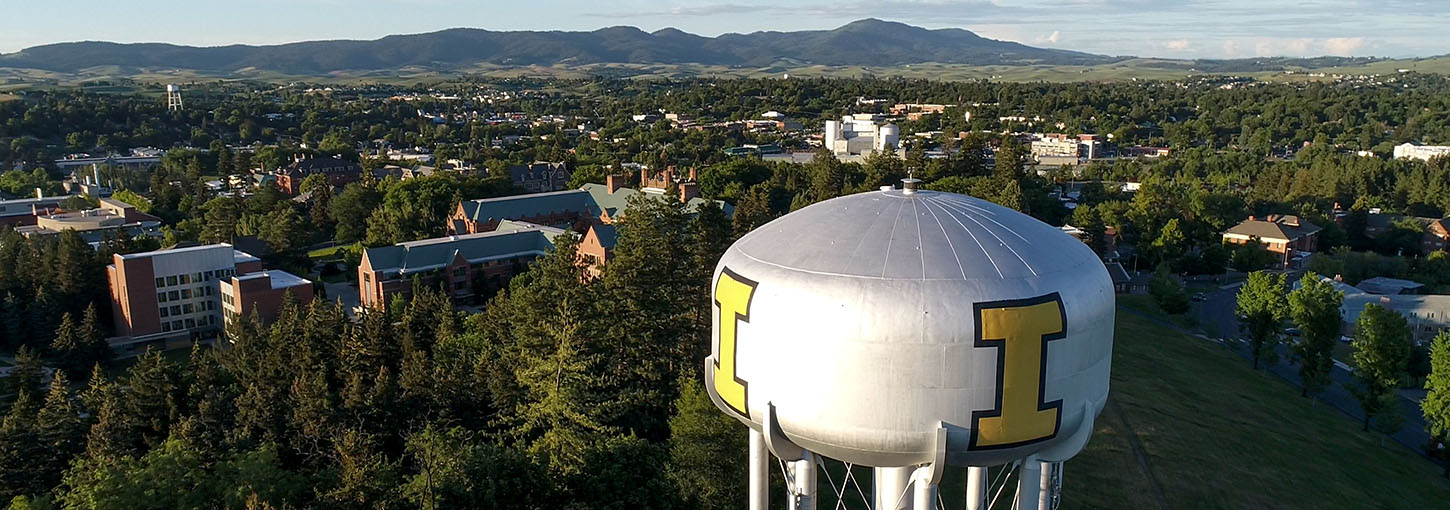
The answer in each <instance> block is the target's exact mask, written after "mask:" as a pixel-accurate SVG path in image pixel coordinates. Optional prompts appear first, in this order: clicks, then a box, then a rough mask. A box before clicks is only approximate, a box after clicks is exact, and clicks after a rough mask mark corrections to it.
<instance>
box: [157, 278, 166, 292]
mask: <svg viewBox="0 0 1450 510" xmlns="http://www.w3.org/2000/svg"><path fill="white" fill-rule="evenodd" d="M165 286H166V279H165V278H157V279H156V288H158V289H159V288H161V287H165Z"/></svg>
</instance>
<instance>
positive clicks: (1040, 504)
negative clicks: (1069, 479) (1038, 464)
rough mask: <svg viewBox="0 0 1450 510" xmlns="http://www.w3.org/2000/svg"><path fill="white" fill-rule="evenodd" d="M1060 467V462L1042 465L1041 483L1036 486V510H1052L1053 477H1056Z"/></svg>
mask: <svg viewBox="0 0 1450 510" xmlns="http://www.w3.org/2000/svg"><path fill="white" fill-rule="evenodd" d="M1061 465H1062V463H1060V462H1043V463H1042V476H1041V479H1042V482H1041V483H1040V484H1039V485H1038V492H1037V508H1038V509H1039V510H1052V494H1053V487H1052V484H1053V482H1054V480H1053V477H1055V476H1056V475H1057V469H1058V467H1059V466H1061Z"/></svg>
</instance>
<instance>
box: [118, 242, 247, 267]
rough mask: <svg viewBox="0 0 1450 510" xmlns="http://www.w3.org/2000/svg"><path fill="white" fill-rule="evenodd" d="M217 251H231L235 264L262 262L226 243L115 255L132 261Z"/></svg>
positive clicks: (179, 245) (177, 246) (180, 246)
mask: <svg viewBox="0 0 1450 510" xmlns="http://www.w3.org/2000/svg"><path fill="white" fill-rule="evenodd" d="M219 249H229V250H232V258H233V260H234V261H235V262H236V263H237V264H241V263H244V262H261V261H262V259H259V258H257V257H255V256H253V255H252V254H250V253H247V252H244V251H241V250H238V249H236V248H233V247H232V245H230V244H227V243H217V244H200V245H181V244H178V245H176V246H173V247H170V248H162V249H160V250H153V251H147V252H141V253H128V254H125V255H121V254H117V255H116V256H117V257H121V260H134V259H144V258H149V257H155V256H157V255H175V254H180V253H199V252H203V251H208V250H219Z"/></svg>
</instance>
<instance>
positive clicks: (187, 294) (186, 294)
mask: <svg viewBox="0 0 1450 510" xmlns="http://www.w3.org/2000/svg"><path fill="white" fill-rule="evenodd" d="M181 299H191V289H181Z"/></svg>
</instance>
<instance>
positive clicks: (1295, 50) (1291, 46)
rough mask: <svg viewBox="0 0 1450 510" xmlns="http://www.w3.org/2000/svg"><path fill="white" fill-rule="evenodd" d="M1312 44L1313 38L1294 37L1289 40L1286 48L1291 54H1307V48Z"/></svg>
mask: <svg viewBox="0 0 1450 510" xmlns="http://www.w3.org/2000/svg"><path fill="white" fill-rule="evenodd" d="M1313 45H1314V40H1313V39H1307V38H1306V39H1294V40H1291V41H1289V43H1288V45H1287V49H1288V52H1289V54H1291V55H1308V54H1309V48H1310V47H1312V46H1313Z"/></svg>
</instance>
